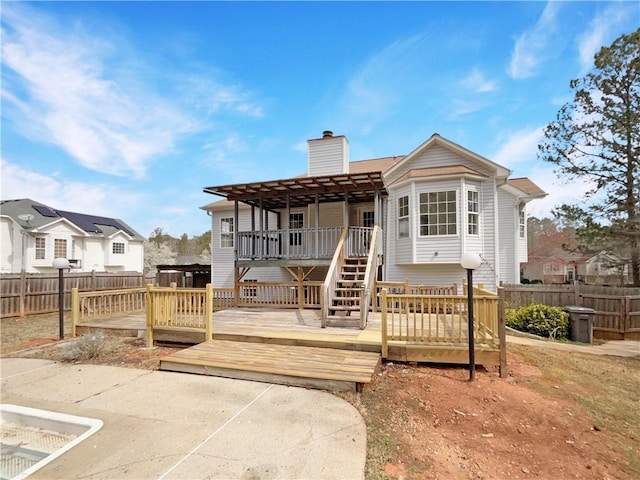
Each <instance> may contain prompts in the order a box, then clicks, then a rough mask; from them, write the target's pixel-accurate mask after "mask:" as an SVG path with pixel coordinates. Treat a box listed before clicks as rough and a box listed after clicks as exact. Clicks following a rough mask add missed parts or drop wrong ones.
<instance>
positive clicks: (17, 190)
mask: <svg viewBox="0 0 640 480" xmlns="http://www.w3.org/2000/svg"><path fill="white" fill-rule="evenodd" d="M0 167H1V170H2V183H1V186H2V188H1V191H2V199H4V200H9V199H18V198H31V199H32V200H35V201H38V202H42V203H44V204H47V205H50V206H51V207H53V208H57V209H60V210H69V211H72V212H79V213H86V214H90V215H101V216H106V217H115V218H121V219H122V220H124V221H125V222H127V223H129V224H131V226H132V227H133V228H134V229H135V228H136V226H135V225H134V224H132V222H131V221H130V220H129V219H128V218H126V217H127V216H128V215H133V213H132V210H135V207H134V206H135V205H141V206H142V205H145V204H146V202H144V201H143V199H142V195H141V194H139V193H132V192H130V191H127V190H123V189H122V188H119V187H117V186H114V185H109V184H105V183H83V182H77V181H67V180H65V179H63V178H60V176H59V175H57V174H52V175H43V174H41V173H37V172H32V171H29V170H26V169H24V168H22V167H20V166H19V165H16V164H14V163H10V162H8V161H6V160H4V159H1V160H0ZM123 212H124V213H123Z"/></svg>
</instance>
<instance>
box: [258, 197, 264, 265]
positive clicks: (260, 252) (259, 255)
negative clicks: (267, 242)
mask: <svg viewBox="0 0 640 480" xmlns="http://www.w3.org/2000/svg"><path fill="white" fill-rule="evenodd" d="M259 202H260V203H259V207H258V210H260V222H259V223H260V243H259V244H258V246H259V247H260V248H258V258H260V260H262V257H263V255H264V210H263V204H262V195H260V200H259Z"/></svg>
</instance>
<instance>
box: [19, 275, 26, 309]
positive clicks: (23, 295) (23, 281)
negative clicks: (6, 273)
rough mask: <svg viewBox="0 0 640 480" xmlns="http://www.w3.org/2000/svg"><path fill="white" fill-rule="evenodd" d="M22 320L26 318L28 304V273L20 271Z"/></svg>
mask: <svg viewBox="0 0 640 480" xmlns="http://www.w3.org/2000/svg"><path fill="white" fill-rule="evenodd" d="M19 288H20V307H19V308H20V318H24V317H25V313H26V303H27V272H26V271H25V270H24V269H22V270H20V287H19Z"/></svg>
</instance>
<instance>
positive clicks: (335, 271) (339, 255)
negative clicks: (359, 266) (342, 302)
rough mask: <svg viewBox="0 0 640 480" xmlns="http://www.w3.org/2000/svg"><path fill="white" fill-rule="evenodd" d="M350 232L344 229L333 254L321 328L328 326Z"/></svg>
mask: <svg viewBox="0 0 640 480" xmlns="http://www.w3.org/2000/svg"><path fill="white" fill-rule="evenodd" d="M348 232H349V227H344V228H343V229H342V234H341V235H340V239H339V240H338V245H337V246H336V251H335V252H334V253H333V258H332V259H331V265H329V270H328V271H327V276H326V277H325V280H324V284H323V286H322V306H321V312H322V319H321V327H322V328H325V327H326V326H327V316H328V314H329V305H331V302H333V292H334V291H335V288H336V284H337V282H338V276H339V274H340V267H341V264H342V262H343V261H344V251H345V248H344V247H345V240H346V238H347V233H348Z"/></svg>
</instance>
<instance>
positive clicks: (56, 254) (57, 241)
mask: <svg viewBox="0 0 640 480" xmlns="http://www.w3.org/2000/svg"><path fill="white" fill-rule="evenodd" d="M61 245H64V247H62V246H61ZM63 249H64V255H60V253H62V250H63ZM68 255H69V244H68V242H67V239H66V238H54V239H53V258H68Z"/></svg>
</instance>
